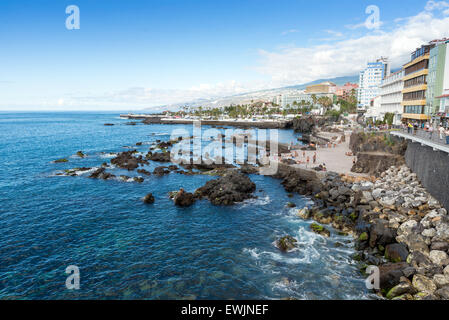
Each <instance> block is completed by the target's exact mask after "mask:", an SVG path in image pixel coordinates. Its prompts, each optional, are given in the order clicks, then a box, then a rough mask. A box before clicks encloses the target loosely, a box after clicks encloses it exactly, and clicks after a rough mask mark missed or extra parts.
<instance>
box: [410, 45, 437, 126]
mask: <svg viewBox="0 0 449 320" xmlns="http://www.w3.org/2000/svg"><path fill="white" fill-rule="evenodd" d="M433 47H435V44H428V45H423V46H421V48H418V49H416V51H414V52H413V53H412V55H411V59H410V62H409V63H407V64H405V65H404V66H403V69H404V78H403V81H404V89H403V90H402V106H403V108H404V109H403V114H402V119H403V121H417V122H420V123H421V122H427V121H429V120H430V116H429V110H427V109H428V108H426V90H427V76H428V74H429V58H430V49H432V48H433Z"/></svg>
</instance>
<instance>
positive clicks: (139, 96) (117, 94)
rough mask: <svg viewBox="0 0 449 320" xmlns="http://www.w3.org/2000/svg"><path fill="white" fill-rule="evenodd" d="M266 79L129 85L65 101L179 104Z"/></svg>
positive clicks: (261, 86) (235, 91) (262, 85)
mask: <svg viewBox="0 0 449 320" xmlns="http://www.w3.org/2000/svg"><path fill="white" fill-rule="evenodd" d="M266 85H267V83H266V82H262V81H260V82H252V83H248V84H243V83H239V82H237V81H235V80H232V81H228V82H221V83H217V84H199V85H196V86H192V87H190V88H187V89H160V88H145V87H132V88H128V89H125V90H120V91H111V92H107V93H105V94H102V95H91V96H90V95H89V96H70V97H66V98H65V100H64V101H65V103H64V104H65V105H79V106H91V105H96V106H105V107H106V106H108V107H120V106H132V107H152V106H160V105H166V104H179V103H183V102H191V101H195V100H198V99H213V98H218V97H223V96H232V95H236V94H241V93H246V92H250V91H254V90H261V89H264V88H266Z"/></svg>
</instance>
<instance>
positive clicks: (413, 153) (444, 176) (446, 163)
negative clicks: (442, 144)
mask: <svg viewBox="0 0 449 320" xmlns="http://www.w3.org/2000/svg"><path fill="white" fill-rule="evenodd" d="M405 162H406V163H407V166H408V167H409V168H410V169H411V170H412V171H413V172H414V173H416V175H417V176H418V178H419V180H420V181H421V183H422V185H423V186H424V187H425V188H426V189H427V191H429V193H430V194H431V195H432V196H434V197H435V198H436V199H437V200H438V201H440V203H441V204H442V205H443V206H444V207H445V208H446V210H449V154H448V153H446V152H442V151H438V150H437V151H434V150H433V149H432V148H431V147H428V146H425V145H421V144H420V143H416V142H411V141H409V142H408V147H407V151H406V152H405Z"/></svg>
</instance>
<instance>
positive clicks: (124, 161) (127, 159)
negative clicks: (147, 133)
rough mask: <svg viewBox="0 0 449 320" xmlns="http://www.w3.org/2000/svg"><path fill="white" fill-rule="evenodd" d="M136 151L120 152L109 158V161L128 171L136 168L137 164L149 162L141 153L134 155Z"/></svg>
mask: <svg viewBox="0 0 449 320" xmlns="http://www.w3.org/2000/svg"><path fill="white" fill-rule="evenodd" d="M136 153H137V151H136V150H130V151H125V152H120V153H119V154H118V155H117V156H116V157H115V158H112V159H111V163H112V164H114V165H116V166H117V167H119V168H121V169H126V170H129V171H132V170H135V169H137V168H138V167H139V164H142V165H143V164H149V162H148V161H147V160H145V159H144V158H143V157H142V156H141V155H139V156H138V157H135V156H134V154H136Z"/></svg>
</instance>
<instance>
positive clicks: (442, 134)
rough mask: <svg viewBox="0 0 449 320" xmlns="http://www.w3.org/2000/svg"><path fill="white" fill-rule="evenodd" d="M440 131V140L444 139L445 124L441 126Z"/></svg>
mask: <svg viewBox="0 0 449 320" xmlns="http://www.w3.org/2000/svg"><path fill="white" fill-rule="evenodd" d="M439 131H440V140H443V136H444V128H443V126H440V129H439Z"/></svg>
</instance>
